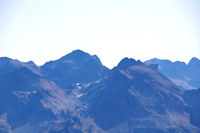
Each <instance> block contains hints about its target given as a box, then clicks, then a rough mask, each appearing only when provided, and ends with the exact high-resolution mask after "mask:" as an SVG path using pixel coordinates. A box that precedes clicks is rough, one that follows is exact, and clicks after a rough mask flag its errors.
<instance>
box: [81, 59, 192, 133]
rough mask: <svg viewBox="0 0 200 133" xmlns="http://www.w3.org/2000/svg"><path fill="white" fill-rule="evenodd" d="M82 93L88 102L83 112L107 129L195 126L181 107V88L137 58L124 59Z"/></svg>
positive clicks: (173, 129)
mask: <svg viewBox="0 0 200 133" xmlns="http://www.w3.org/2000/svg"><path fill="white" fill-rule="evenodd" d="M83 93H85V96H83V97H82V100H83V101H85V102H87V103H88V111H87V112H86V114H87V115H88V116H91V117H92V118H94V121H95V122H96V123H97V124H98V125H99V126H100V127H101V128H102V129H104V130H106V131H108V132H117V131H119V132H132V131H135V132H136V133H140V132H147V131H148V132H163V133H164V132H169V133H171V132H172V133H173V132H174V133H175V132H187V130H188V131H189V132H190V131H193V129H194V130H195V128H194V127H193V126H192V125H191V124H190V121H189V119H188V116H187V113H185V111H184V108H185V103H184V101H183V99H182V98H181V95H182V93H183V92H182V91H181V90H180V89H179V88H178V87H177V86H176V85H174V84H173V83H172V82H171V81H170V80H168V79H167V78H166V77H164V76H163V75H162V74H160V73H159V72H157V71H155V70H153V69H152V68H150V67H148V66H146V65H145V64H143V63H142V62H140V61H135V60H133V59H128V58H125V59H123V60H122V61H121V62H120V63H119V65H118V66H117V67H115V68H114V69H113V70H112V71H111V73H110V75H109V76H108V77H107V78H106V79H104V80H101V81H99V82H97V83H94V84H92V85H90V86H89V87H88V88H86V89H85V90H83ZM183 121H184V122H183ZM177 126H178V127H180V129H177V128H176V127H177Z"/></svg>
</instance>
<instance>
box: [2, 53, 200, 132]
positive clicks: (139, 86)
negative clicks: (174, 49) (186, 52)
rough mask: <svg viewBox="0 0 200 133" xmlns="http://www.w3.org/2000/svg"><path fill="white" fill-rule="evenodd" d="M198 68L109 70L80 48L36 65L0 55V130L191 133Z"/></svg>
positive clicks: (196, 125) (157, 63)
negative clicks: (0, 56) (56, 58)
mask: <svg viewBox="0 0 200 133" xmlns="http://www.w3.org/2000/svg"><path fill="white" fill-rule="evenodd" d="M199 64H200V61H199V59H197V58H192V59H191V61H190V62H189V63H188V64H185V63H183V62H175V63H173V62H171V61H163V60H159V59H153V60H149V61H146V62H145V63H143V62H141V61H139V60H137V61H136V60H134V59H132V58H124V59H122V60H121V61H120V62H119V64H118V65H117V66H116V67H114V68H113V69H111V70H110V69H108V68H107V67H106V66H104V65H103V64H102V63H101V61H100V59H99V58H98V57H97V56H96V55H90V54H88V53H85V52H83V51H81V50H75V51H73V52H71V53H69V54H67V55H65V56H63V57H61V58H60V59H58V60H55V61H50V62H47V63H45V64H44V65H43V66H37V65H35V64H34V63H33V62H20V61H18V60H13V59H11V58H7V57H2V58H0V132H1V133H27V132H28V133H147V132H148V133H199V132H200V118H199V116H200V109H199V107H200V105H199V102H198V101H199V97H200V93H199V89H197V88H198V85H199V84H198V83H199V79H198V77H199V70H198V68H200V66H199ZM177 80H178V81H181V82H182V83H183V82H184V83H187V85H188V86H189V87H188V86H186V85H185V84H184V85H182V86H180V83H181V82H178V83H179V84H178V83H177V82H175V81H177ZM187 87H188V88H187Z"/></svg>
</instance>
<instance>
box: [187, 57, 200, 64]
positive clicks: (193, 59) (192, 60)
mask: <svg viewBox="0 0 200 133" xmlns="http://www.w3.org/2000/svg"><path fill="white" fill-rule="evenodd" d="M198 62H200V60H199V59H198V58H197V57H193V58H192V59H191V60H190V61H189V63H188V65H191V64H196V63H198Z"/></svg>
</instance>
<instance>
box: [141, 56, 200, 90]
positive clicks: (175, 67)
mask: <svg viewBox="0 0 200 133" xmlns="http://www.w3.org/2000/svg"><path fill="white" fill-rule="evenodd" d="M145 64H158V65H159V71H160V72H161V73H163V74H164V75H166V76H167V77H168V78H170V79H172V81H174V82H175V83H177V85H180V86H182V87H184V88H185V89H194V88H198V87H200V78H199V77H200V69H199V68H200V60H199V59H197V58H195V57H194V58H192V59H191V60H190V62H189V63H188V64H185V63H184V62H179V61H176V62H171V61H169V60H160V59H156V58H154V59H151V60H148V61H146V62H145Z"/></svg>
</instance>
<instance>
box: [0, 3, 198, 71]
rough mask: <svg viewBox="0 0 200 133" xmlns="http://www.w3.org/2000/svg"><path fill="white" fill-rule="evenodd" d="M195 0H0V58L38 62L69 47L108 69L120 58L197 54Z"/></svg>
mask: <svg viewBox="0 0 200 133" xmlns="http://www.w3.org/2000/svg"><path fill="white" fill-rule="evenodd" d="M199 16H200V1H198V0H191V1H187V0H182V1H180V0H169V1H162V2H161V1H159V0H152V1H148V0H141V1H138V0H137V1H136V0H135V1H130V0H125V1H113V0H107V1H105V0H103V1H91V0H87V1H84V2H83V1H80V0H75V1H64V0H59V1H47V0H42V1H39V0H35V1H25V0H19V1H15V0H7V1H0V17H1V21H0V28H1V30H0V57H2V56H7V57H10V58H14V59H18V60H20V61H29V60H32V61H34V62H35V63H36V64H37V65H42V64H44V63H45V62H47V61H50V60H56V59H58V58H60V57H62V56H64V55H66V54H68V53H70V52H71V51H73V50H76V49H81V50H83V51H85V52H88V53H89V54H91V55H94V54H96V55H97V56H98V57H99V58H100V60H101V61H102V63H103V64H104V65H105V66H107V67H109V68H112V67H113V66H115V65H117V63H118V62H119V61H120V60H121V59H122V58H124V57H131V58H134V59H136V60H138V59H140V60H141V61H145V60H148V59H151V58H159V59H169V60H172V61H177V60H179V61H184V62H185V63H188V61H189V60H190V59H191V58H192V57H197V58H200V39H199V36H200V26H199V23H200V17H199Z"/></svg>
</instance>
